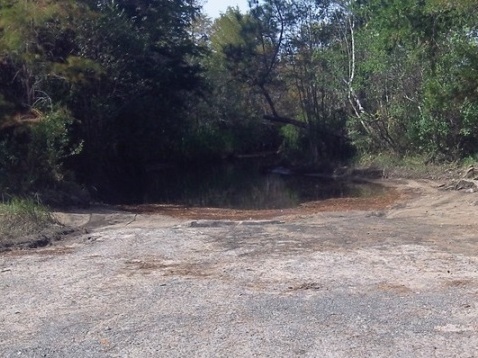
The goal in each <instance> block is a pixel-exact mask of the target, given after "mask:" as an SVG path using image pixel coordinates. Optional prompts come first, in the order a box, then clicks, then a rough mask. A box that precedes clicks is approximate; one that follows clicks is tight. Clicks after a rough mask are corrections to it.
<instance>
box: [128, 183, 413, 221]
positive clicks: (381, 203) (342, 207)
mask: <svg viewBox="0 0 478 358" xmlns="http://www.w3.org/2000/svg"><path fill="white" fill-rule="evenodd" d="M405 195H407V194H405V193H403V192H400V191H398V190H397V189H394V188H390V189H389V190H387V191H386V193H385V194H383V195H379V196H372V197H366V198H335V199H327V200H321V201H313V202H307V203H304V204H301V205H299V206H298V207H296V208H291V209H273V210H236V209H223V208H201V207H185V206H180V205H164V204H141V205H124V206H121V209H123V210H127V211H129V212H133V213H137V214H161V215H168V216H172V217H177V218H184V219H217V220H219V219H222V220H249V219H256V220H257V219H270V218H274V217H278V216H296V215H309V214H314V213H317V212H326V211H327V212H331V211H351V210H361V211H373V210H384V209H387V208H389V207H390V206H391V205H393V204H394V203H396V202H397V201H399V200H400V199H403V198H404V197H405Z"/></svg>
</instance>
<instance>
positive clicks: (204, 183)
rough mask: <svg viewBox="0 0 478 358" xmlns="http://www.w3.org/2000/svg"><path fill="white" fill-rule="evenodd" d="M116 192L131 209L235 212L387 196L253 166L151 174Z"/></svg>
mask: <svg viewBox="0 0 478 358" xmlns="http://www.w3.org/2000/svg"><path fill="white" fill-rule="evenodd" d="M123 190H124V193H123V194H121V193H117V194H120V196H121V197H122V198H123V199H122V200H121V201H122V203H128V204H140V203H142V204H146V203H148V204H152V203H161V204H179V205H187V206H192V207H215V208H233V209H286V208H293V207H296V206H298V205H299V204H301V203H305V202H309V201H317V200H324V199H329V198H344V197H365V196H376V195H381V194H383V193H385V190H386V189H385V188H384V187H382V186H380V185H376V184H370V183H363V182H362V183H361V182H350V181H339V180H333V179H327V178H322V177H318V176H308V175H290V174H289V173H287V170H282V169H277V170H275V171H273V172H267V173H266V172H264V171H261V170H259V168H258V167H257V166H255V165H253V164H251V163H247V162H245V163H239V164H238V163H232V164H224V165H217V166H213V167H196V168H194V167H189V168H168V169H163V170H161V171H158V172H154V173H150V174H149V175H147V176H146V177H145V178H144V180H143V184H142V185H141V186H140V187H138V185H137V184H136V185H135V186H134V188H133V187H131V188H124V189H123Z"/></svg>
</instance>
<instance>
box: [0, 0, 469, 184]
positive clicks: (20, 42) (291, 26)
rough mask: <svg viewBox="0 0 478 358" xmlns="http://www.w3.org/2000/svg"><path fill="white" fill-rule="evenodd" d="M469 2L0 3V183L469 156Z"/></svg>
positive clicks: (88, 180) (120, 0)
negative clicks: (264, 157) (222, 163)
mask: <svg viewBox="0 0 478 358" xmlns="http://www.w3.org/2000/svg"><path fill="white" fill-rule="evenodd" d="M477 20H478V8H477V7H476V5H475V3H474V1H473V0H455V1H453V2H452V1H449V0H420V1H417V0H386V1H384V0H299V1H291V0H261V1H257V0H256V1H251V4H250V10H249V11H248V12H247V13H241V12H240V11H239V10H237V9H233V8H230V9H229V10H228V11H227V12H226V13H225V14H223V15H222V16H220V17H219V18H218V19H214V20H213V19H208V18H207V17H206V16H205V15H204V14H202V13H201V9H200V6H198V4H197V3H196V2H195V1H194V0H174V1H171V0H135V1H131V0H113V1H101V0H76V1H75V0H61V1H60V0H22V1H20V0H0V187H1V188H2V191H7V192H12V193H18V192H30V191H32V190H37V189H39V188H51V187H55V185H57V184H58V183H59V182H61V181H64V180H76V181H80V182H82V183H85V184H88V185H91V186H95V187H96V188H98V189H99V190H100V191H101V190H102V189H104V188H106V187H107V185H106V184H107V183H111V182H120V181H121V180H122V179H123V178H128V180H130V179H131V178H137V179H138V180H141V177H142V176H143V175H145V173H147V172H148V171H149V170H151V168H155V167H157V166H158V165H163V164H164V163H168V164H170V163H175V162H188V161H197V160H198V159H202V160H211V159H214V158H216V159H219V158H225V157H234V156H240V155H253V154H255V153H266V152H277V153H280V155H281V156H282V157H283V158H287V159H288V160H290V161H295V162H300V163H303V164H305V163H309V164H314V163H315V164H317V163H320V162H323V161H326V160H327V161H331V160H332V161H337V160H341V159H344V158H347V157H349V156H351V155H352V154H353V153H354V151H359V152H362V153H367V152H375V153H376V152H384V151H386V152H393V153H395V154H396V155H399V156H401V155H407V154H412V153H413V154H415V153H420V154H425V155H428V156H429V158H430V159H450V160H451V159H459V158H463V157H466V156H474V155H477V153H478V21H477Z"/></svg>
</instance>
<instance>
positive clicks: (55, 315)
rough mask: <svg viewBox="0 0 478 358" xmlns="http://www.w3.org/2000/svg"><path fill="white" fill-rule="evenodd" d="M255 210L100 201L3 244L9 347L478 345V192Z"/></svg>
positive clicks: (432, 351)
mask: <svg viewBox="0 0 478 358" xmlns="http://www.w3.org/2000/svg"><path fill="white" fill-rule="evenodd" d="M400 189H401V190H414V191H416V192H420V195H419V196H417V197H415V198H414V199H409V200H408V201H404V202H401V203H397V204H396V205H395V206H394V207H391V208H389V209H387V210H383V211H379V212H368V211H348V212H333V213H327V212H321V213H317V214H314V215H304V216H300V215H298V216H294V217H280V218H277V220H262V221H254V220H250V221H247V222H242V221H234V220H227V221H224V222H222V224H221V220H214V221H208V220H184V219H175V218H171V217H165V216H160V215H141V214H128V213H124V212H123V213H122V212H108V211H102V212H94V213H89V214H84V213H78V214H71V213H70V214H68V215H63V216H62V219H63V220H64V221H68V223H69V224H72V223H74V224H75V225H77V226H82V227H83V228H85V230H84V232H85V233H84V234H81V235H79V236H76V237H73V238H71V239H69V240H66V241H64V242H61V243H57V244H55V245H54V246H51V247H48V248H44V249H35V250H28V251H11V252H7V253H3V254H2V255H1V256H0V290H1V293H2V294H1V295H0V304H1V310H0V356H1V357H407V358H409V357H427V358H429V357H478V353H477V352H478V302H477V300H476V298H477V294H478V230H477V229H478V220H476V217H477V213H478V205H477V204H478V196H477V194H476V193H471V194H465V193H459V192H440V191H438V190H436V189H434V188H433V187H432V186H431V184H430V183H419V182H406V183H402V184H401V187H400Z"/></svg>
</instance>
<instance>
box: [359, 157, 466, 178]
mask: <svg viewBox="0 0 478 358" xmlns="http://www.w3.org/2000/svg"><path fill="white" fill-rule="evenodd" d="M355 165H357V166H359V167H376V168H380V169H383V171H384V173H385V174H386V176H387V177H391V178H394V177H396V178H409V179H419V178H420V179H434V180H437V179H453V178H456V177H459V176H460V175H461V173H462V171H463V163H460V162H446V161H442V162H436V161H431V160H430V158H429V157H427V156H423V155H409V156H397V155H393V154H389V153H379V154H375V155H362V156H359V157H357V158H356V160H355Z"/></svg>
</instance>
